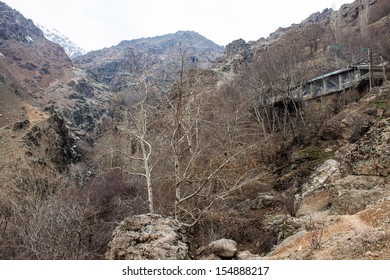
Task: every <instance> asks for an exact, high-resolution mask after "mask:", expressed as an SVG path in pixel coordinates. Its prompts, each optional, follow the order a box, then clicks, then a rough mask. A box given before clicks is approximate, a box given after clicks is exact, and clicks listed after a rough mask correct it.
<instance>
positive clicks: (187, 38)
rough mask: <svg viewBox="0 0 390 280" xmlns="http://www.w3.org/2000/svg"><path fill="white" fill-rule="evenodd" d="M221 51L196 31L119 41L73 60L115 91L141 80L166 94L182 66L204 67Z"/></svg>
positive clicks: (221, 50) (220, 48) (221, 49)
mask: <svg viewBox="0 0 390 280" xmlns="http://www.w3.org/2000/svg"><path fill="white" fill-rule="evenodd" d="M222 52H223V48H222V47H220V46H218V45H216V44H214V43H213V42H212V41H210V40H208V39H206V38H205V37H203V36H201V35H199V34H198V33H196V32H188V31H179V32H176V33H174V34H168V35H163V36H158V37H153V38H144V39H137V40H131V41H122V42H121V43H120V44H118V45H117V46H113V47H111V48H105V49H103V50H99V51H93V52H90V53H88V54H86V55H83V56H80V57H77V58H75V59H74V60H73V62H74V64H75V65H76V66H78V67H80V68H82V69H85V70H88V71H89V72H90V73H91V74H92V75H93V76H94V77H95V78H96V80H97V81H99V82H102V83H105V84H108V85H110V86H111V88H112V89H113V90H114V91H121V90H123V89H126V88H128V87H131V86H134V83H135V84H136V83H137V82H138V81H139V79H140V78H142V79H143V80H146V81H147V82H148V83H149V84H150V85H155V86H156V88H157V89H158V90H162V91H165V90H167V89H168V87H169V85H170V84H171V83H172V82H173V81H175V80H177V79H178V77H179V73H180V69H181V63H182V58H183V63H184V67H185V68H186V69H188V68H191V67H199V68H205V67H207V66H209V65H210V64H211V63H212V62H213V61H214V60H215V59H216V57H218V56H219V55H221V54H222Z"/></svg>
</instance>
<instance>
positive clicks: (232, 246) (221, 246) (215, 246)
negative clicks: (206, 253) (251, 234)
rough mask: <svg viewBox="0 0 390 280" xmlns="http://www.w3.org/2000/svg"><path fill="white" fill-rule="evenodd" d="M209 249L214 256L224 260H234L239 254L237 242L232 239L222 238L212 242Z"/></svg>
mask: <svg viewBox="0 0 390 280" xmlns="http://www.w3.org/2000/svg"><path fill="white" fill-rule="evenodd" d="M209 248H210V251H211V253H212V254H214V255H217V256H219V257H222V258H233V257H234V256H235V255H236V253H237V242H236V241H234V240H231V239H225V238H222V239H220V240H217V241H214V242H211V243H210V244H209Z"/></svg>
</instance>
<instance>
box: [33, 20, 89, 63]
mask: <svg viewBox="0 0 390 280" xmlns="http://www.w3.org/2000/svg"><path fill="white" fill-rule="evenodd" d="M36 26H37V27H38V28H39V29H41V30H42V32H43V34H44V35H45V37H46V38H47V39H49V40H50V41H52V42H53V43H56V44H58V45H60V46H61V47H62V48H63V49H64V50H65V52H66V54H67V55H68V56H69V57H70V58H71V59H73V58H75V57H77V56H80V55H83V54H86V53H87V52H86V51H85V50H84V49H82V48H81V47H79V46H77V45H76V44H75V43H74V42H73V41H72V40H70V39H69V38H68V37H67V36H65V35H64V34H62V33H61V32H59V31H58V30H56V29H54V28H47V27H45V26H43V25H40V24H36Z"/></svg>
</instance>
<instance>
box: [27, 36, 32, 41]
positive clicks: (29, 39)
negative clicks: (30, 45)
mask: <svg viewBox="0 0 390 280" xmlns="http://www.w3.org/2000/svg"><path fill="white" fill-rule="evenodd" d="M26 39H27V41H29V42H32V41H34V40H33V39H32V38H31V37H30V36H26Z"/></svg>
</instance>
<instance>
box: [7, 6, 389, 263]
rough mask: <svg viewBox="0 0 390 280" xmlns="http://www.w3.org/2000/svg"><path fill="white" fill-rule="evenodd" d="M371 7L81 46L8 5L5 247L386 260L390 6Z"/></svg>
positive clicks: (20, 254)
mask: <svg viewBox="0 0 390 280" xmlns="http://www.w3.org/2000/svg"><path fill="white" fill-rule="evenodd" d="M363 2H364V3H363ZM363 2H362V1H358V0H357V1H355V2H353V3H351V4H345V5H343V6H342V7H341V8H340V10H338V11H334V10H332V9H326V10H324V11H322V12H317V13H314V14H312V15H311V16H310V17H309V18H307V19H305V20H303V21H302V22H300V23H294V24H292V25H291V26H289V27H286V28H279V29H278V30H276V31H275V32H274V33H272V34H270V36H269V37H267V38H261V39H259V40H257V41H251V42H246V41H244V40H242V39H238V40H235V41H233V42H232V43H230V44H228V45H227V46H226V47H221V46H218V45H217V44H215V43H213V42H212V41H211V40H209V39H207V38H205V37H204V36H202V35H200V34H198V33H196V32H194V31H177V32H176V33H172V34H167V35H163V36H157V37H152V38H142V39H135V40H124V41H122V42H120V43H119V44H118V45H116V46H112V47H110V48H105V49H102V50H97V51H92V52H89V53H86V54H83V53H82V51H81V50H79V49H78V48H77V46H73V48H74V50H77V54H75V56H74V57H72V58H70V57H68V54H67V53H66V52H65V50H64V48H63V47H61V46H60V45H58V44H57V43H60V42H65V43H64V44H69V42H68V41H67V40H65V39H64V40H62V41H57V43H53V42H51V41H50V40H48V39H47V38H46V37H45V35H44V33H43V32H42V31H41V30H40V29H39V28H38V27H37V26H35V25H34V23H33V22H32V21H31V20H28V19H26V18H24V16H23V15H22V14H20V13H19V12H18V11H16V10H14V9H12V8H11V7H9V6H7V5H6V4H5V3H3V2H0V182H1V183H0V258H1V259H46V260H47V259H80V260H86V259H99V260H100V259H197V260H198V259H203V260H205V259H207V260H221V259H241V260H244V259H270V260H274V259H301V260H302V259H315V260H318V259H325V260H331V259H376V260H379V259H389V258H390V238H389V236H390V216H389V210H390V208H389V207H390V203H389V202H390V200H389V198H390V179H389V174H390V154H389V151H390V148H389V145H390V101H389V100H390V99H389V97H390V83H389V79H390V68H389V65H390V64H389V61H390V29H389V22H390V4H389V3H388V1H386V0H373V1H363ZM362 3H363V4H362ZM47 32H48V31H46V36H47V37H49V35H47ZM57 37H62V36H61V34H57ZM53 40H54V39H53ZM356 69H358V70H356ZM359 69H364V70H362V72H361V73H363V74H364V75H365V76H363V78H362V77H361V76H359V75H360V72H358V71H360V70H359ZM367 69H368V70H367ZM374 70H375V71H374ZM366 72H367V74H366ZM363 74H362V75H363ZM351 81H357V82H356V83H352V82H351ZM329 88H331V89H333V90H328V89H329ZM309 91H310V93H311V95H310V98H307V96H308V94H307V92H309Z"/></svg>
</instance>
